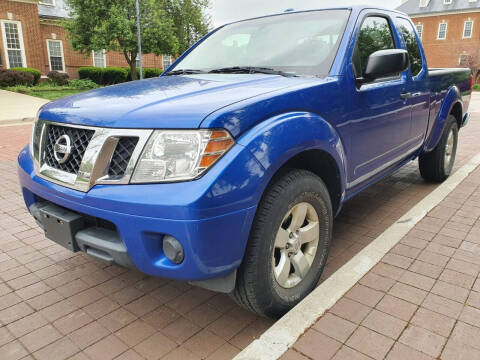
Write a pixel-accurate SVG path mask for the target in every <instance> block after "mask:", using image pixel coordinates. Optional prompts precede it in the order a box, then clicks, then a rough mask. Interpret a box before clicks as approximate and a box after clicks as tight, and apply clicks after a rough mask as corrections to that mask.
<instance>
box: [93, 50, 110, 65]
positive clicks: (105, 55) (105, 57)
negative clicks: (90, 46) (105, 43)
mask: <svg viewBox="0 0 480 360" xmlns="http://www.w3.org/2000/svg"><path fill="white" fill-rule="evenodd" d="M97 51H103V63H104V64H105V66H104V67H103V68H106V67H107V52H106V51H105V49H102V50H97ZM92 63H93V66H95V50H92ZM97 67H98V66H97Z"/></svg>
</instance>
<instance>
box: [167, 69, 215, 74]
mask: <svg viewBox="0 0 480 360" xmlns="http://www.w3.org/2000/svg"><path fill="white" fill-rule="evenodd" d="M188 74H206V72H205V71H202V70H195V69H178V70H173V71H170V72H168V73H167V74H165V76H170V75H188Z"/></svg>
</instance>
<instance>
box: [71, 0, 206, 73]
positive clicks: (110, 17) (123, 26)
mask: <svg viewBox="0 0 480 360" xmlns="http://www.w3.org/2000/svg"><path fill="white" fill-rule="evenodd" d="M66 2H67V5H68V7H69V8H70V10H71V19H70V20H68V21H67V22H66V23H65V27H66V29H67V31H68V34H69V41H70V43H71V45H72V47H73V49H75V50H77V51H79V52H80V53H83V54H86V55H87V54H90V52H91V51H92V50H101V49H105V50H112V51H119V52H121V53H123V55H124V56H125V60H126V61H127V63H128V65H129V67H130V70H131V74H132V79H133V80H136V79H137V72H136V58H137V55H138V44H137V26H136V12H135V0H105V1H94V0H67V1H66ZM187 3H188V5H186V4H187ZM190 4H191V5H190ZM206 6H208V0H140V18H141V30H140V32H141V35H142V52H144V53H154V54H156V55H160V54H172V55H175V54H178V53H179V52H180V51H183V50H184V46H185V45H184V42H185V40H184V39H185V38H187V37H186V36H185V35H182V34H183V33H184V29H189V31H190V32H191V34H193V35H194V36H192V35H189V37H188V39H194V38H196V37H198V36H201V35H203V34H204V33H205V32H206V31H207V29H208V24H207V23H206V21H207V20H208V19H205V17H204V15H203V10H204V9H205V7H206ZM178 9H182V11H179V10H178ZM186 9H189V12H184V11H183V10H186ZM198 24H202V26H199V25H198ZM203 24H206V25H205V26H206V27H204V25H203ZM198 31H200V32H201V33H198Z"/></svg>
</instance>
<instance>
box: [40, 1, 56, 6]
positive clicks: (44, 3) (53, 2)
mask: <svg viewBox="0 0 480 360" xmlns="http://www.w3.org/2000/svg"><path fill="white" fill-rule="evenodd" d="M39 4H41V5H45V6H55V0H52V3H51V4H49V3H47V2H45V1H41V0H40V1H39Z"/></svg>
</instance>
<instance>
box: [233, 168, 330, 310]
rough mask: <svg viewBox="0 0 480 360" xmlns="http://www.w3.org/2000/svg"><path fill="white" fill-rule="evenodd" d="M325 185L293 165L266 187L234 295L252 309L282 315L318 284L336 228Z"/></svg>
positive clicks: (238, 273) (312, 175) (243, 304)
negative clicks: (334, 228)
mask: <svg viewBox="0 0 480 360" xmlns="http://www.w3.org/2000/svg"><path fill="white" fill-rule="evenodd" d="M332 222H333V215H332V206H331V202H330V197H329V194H328V191H327V188H326V186H325V184H324V183H323V181H322V180H321V179H320V178H319V177H318V176H316V175H315V174H313V173H311V172H308V171H305V170H292V171H290V172H288V173H286V174H285V175H283V176H282V177H280V178H279V179H277V181H275V182H274V184H273V185H271V186H270V187H269V188H268V189H267V190H266V192H265V195H264V197H263V199H262V201H261V202H260V204H259V207H258V210H257V214H256V216H255V220H254V223H253V225H252V230H251V233H250V239H249V243H248V246H247V250H246V253H245V257H244V261H243V263H242V265H241V266H240V268H239V270H238V272H237V284H236V288H235V290H234V291H233V293H232V296H233V298H234V299H235V300H236V301H237V303H239V304H240V305H242V306H243V307H245V308H247V309H248V310H250V311H254V312H256V313H258V314H260V315H263V316H268V317H274V318H275V317H279V316H281V315H283V314H284V313H286V312H287V311H288V310H290V309H291V308H292V307H293V306H295V305H296V304H297V303H298V302H299V301H300V300H302V299H303V298H304V297H305V296H306V295H308V294H309V293H310V292H311V291H312V290H313V289H314V288H315V286H316V285H317V283H318V280H319V278H320V275H321V274H322V271H323V268H324V266H325V263H326V260H327V254H328V248H329V245H330V239H331V234H332Z"/></svg>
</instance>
